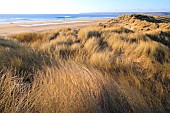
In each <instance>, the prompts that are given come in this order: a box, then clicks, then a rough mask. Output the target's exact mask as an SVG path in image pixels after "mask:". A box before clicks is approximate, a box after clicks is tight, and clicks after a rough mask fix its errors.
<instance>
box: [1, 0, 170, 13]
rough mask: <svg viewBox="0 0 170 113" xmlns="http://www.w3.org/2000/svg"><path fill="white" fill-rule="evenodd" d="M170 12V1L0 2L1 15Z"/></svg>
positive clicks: (72, 0) (33, 0) (30, 0)
mask: <svg viewBox="0 0 170 113" xmlns="http://www.w3.org/2000/svg"><path fill="white" fill-rule="evenodd" d="M147 11H150V12H153V11H154V12H160V11H161V12H163V11H164V12H170V0H0V14H77V13H88V12H147Z"/></svg>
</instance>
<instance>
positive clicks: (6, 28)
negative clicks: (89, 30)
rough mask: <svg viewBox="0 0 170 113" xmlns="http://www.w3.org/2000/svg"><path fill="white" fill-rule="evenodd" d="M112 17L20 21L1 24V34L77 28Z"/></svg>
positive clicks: (95, 23)
mask: <svg viewBox="0 0 170 113" xmlns="http://www.w3.org/2000/svg"><path fill="white" fill-rule="evenodd" d="M110 19H111V18H103V19H101V18H95V19H94V18H89V19H76V20H51V21H50V20H49V21H42V22H20V23H12V24H9V23H8V24H0V36H8V35H12V34H18V33H24V32H41V31H48V30H55V29H61V28H65V27H69V28H73V29H77V28H83V27H88V26H94V25H97V24H99V23H102V22H106V21H108V20H110Z"/></svg>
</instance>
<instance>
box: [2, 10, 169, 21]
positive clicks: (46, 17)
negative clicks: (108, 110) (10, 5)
mask: <svg viewBox="0 0 170 113" xmlns="http://www.w3.org/2000/svg"><path fill="white" fill-rule="evenodd" d="M137 13H138V12H116V13H107V12H106V13H81V14H0V24H4V23H21V22H41V21H52V20H76V19H88V18H99V19H100V18H116V17H118V16H119V15H122V14H137ZM143 13H144V12H143ZM145 14H153V15H170V13H169V12H149V13H145Z"/></svg>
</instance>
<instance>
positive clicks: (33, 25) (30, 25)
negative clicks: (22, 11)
mask: <svg viewBox="0 0 170 113" xmlns="http://www.w3.org/2000/svg"><path fill="white" fill-rule="evenodd" d="M84 22H91V21H70V22H58V23H42V24H27V25H19V26H20V27H40V26H50V25H62V24H74V23H84Z"/></svg>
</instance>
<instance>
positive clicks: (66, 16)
mask: <svg viewBox="0 0 170 113" xmlns="http://www.w3.org/2000/svg"><path fill="white" fill-rule="evenodd" d="M55 18H72V17H71V16H57V17H55Z"/></svg>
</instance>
